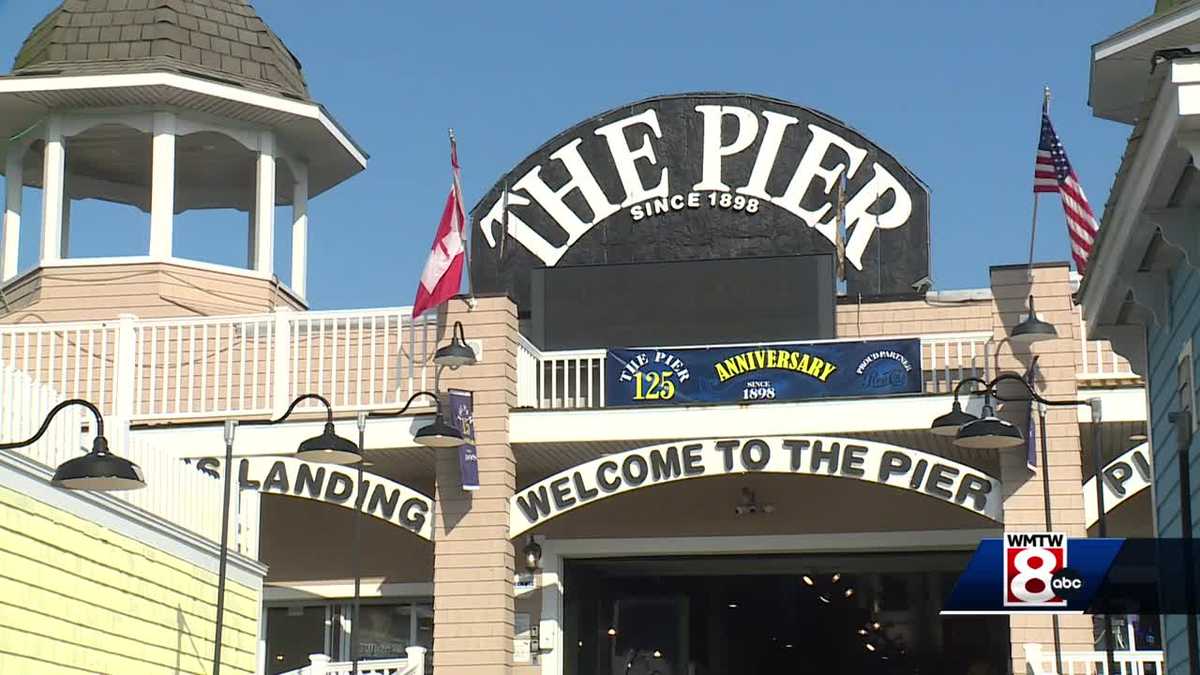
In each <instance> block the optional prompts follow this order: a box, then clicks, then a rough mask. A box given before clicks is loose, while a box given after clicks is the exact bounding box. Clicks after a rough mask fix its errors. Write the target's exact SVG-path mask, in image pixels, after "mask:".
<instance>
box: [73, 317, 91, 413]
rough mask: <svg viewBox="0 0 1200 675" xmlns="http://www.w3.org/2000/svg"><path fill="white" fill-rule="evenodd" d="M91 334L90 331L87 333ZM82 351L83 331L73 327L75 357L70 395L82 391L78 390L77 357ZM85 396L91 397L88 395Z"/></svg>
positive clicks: (78, 363) (78, 365)
mask: <svg viewBox="0 0 1200 675" xmlns="http://www.w3.org/2000/svg"><path fill="white" fill-rule="evenodd" d="M88 334H89V335H91V332H90V331H89V333H88ZM82 352H83V331H82V330H81V329H79V328H76V329H75V359H74V364H73V366H72V367H71V394H70V395H71V396H79V395H80V394H81V393H82V392H81V391H79V371H80V370H81V369H82V367H81V365H80V362H79V357H80V354H81V353H82ZM86 398H89V399H90V398H91V397H90V396H88V397H86Z"/></svg>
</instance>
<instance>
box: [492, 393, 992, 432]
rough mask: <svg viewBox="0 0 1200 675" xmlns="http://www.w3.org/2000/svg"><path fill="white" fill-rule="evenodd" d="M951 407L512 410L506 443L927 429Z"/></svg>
mask: <svg viewBox="0 0 1200 675" xmlns="http://www.w3.org/2000/svg"><path fill="white" fill-rule="evenodd" d="M953 400H954V399H953V397H952V396H950V395H948V394H946V395H934V396H921V395H917V396H893V397H888V398H872V399H831V400H820V401H802V402H797V403H766V404H761V405H752V406H742V405H719V406H676V407H667V408H600V409H595V410H538V411H514V412H513V413H512V415H511V416H510V418H509V425H510V426H509V440H510V442H512V443H553V442H563V441H619V440H629V439H655V438H709V437H713V438H716V437H720V438H727V437H738V436H755V437H758V436H786V435H788V434H796V433H798V432H800V431H803V433H805V434H836V433H853V432H864V431H893V430H897V429H927V428H929V424H930V423H931V422H933V420H934V418H935V417H937V416H938V415H942V414H945V412H946V411H947V410H949V409H950V404H951V403H952V402H953ZM964 404H965V406H966V407H967V408H969V409H971V410H978V409H979V408H980V407H981V406H982V398H981V397H978V396H972V397H970V399H969V400H967V401H964Z"/></svg>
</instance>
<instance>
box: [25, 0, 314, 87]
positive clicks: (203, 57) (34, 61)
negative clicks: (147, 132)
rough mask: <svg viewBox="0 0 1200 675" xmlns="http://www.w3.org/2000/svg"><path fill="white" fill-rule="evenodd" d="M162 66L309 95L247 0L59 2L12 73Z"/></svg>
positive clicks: (291, 59)
mask: <svg viewBox="0 0 1200 675" xmlns="http://www.w3.org/2000/svg"><path fill="white" fill-rule="evenodd" d="M163 70H167V71H176V72H183V73H186V74H188V75H192V76H201V77H205V76H207V77H212V78H213V79H217V80H220V81H222V82H226V83H230V82H232V83H236V84H239V85H241V86H244V87H246V88H247V89H253V90H255V91H260V92H264V93H269V94H275V95H283V96H288V97H291V98H299V99H303V100H308V99H309V93H308V86H307V84H306V83H305V81H304V75H303V73H302V72H301V68H300V62H299V60H298V59H296V57H295V56H294V55H292V53H291V52H290V51H289V50H288V48H287V47H286V46H285V45H284V44H283V42H282V41H281V40H280V39H279V37H278V36H277V35H275V33H274V32H272V31H271V29H270V28H269V27H267V25H266V23H264V22H263V21H262V19H261V18H260V17H259V16H258V14H257V13H256V12H255V11H254V8H253V7H252V6H251V5H250V3H249V2H248V0H64V1H63V2H62V3H61V4H60V5H59V6H58V8H56V9H54V10H53V11H51V12H50V14H48V15H47V16H46V18H45V19H43V20H42V21H41V22H40V23H38V25H37V26H35V27H34V29H33V30H32V31H31V32H30V34H29V36H28V37H27V38H26V39H25V43H24V44H23V45H22V46H21V50H20V52H18V54H17V57H16V59H15V60H14V62H13V68H12V74H13V75H47V74H56V75H84V74H86V75H102V74H126V73H143V72H149V71H163Z"/></svg>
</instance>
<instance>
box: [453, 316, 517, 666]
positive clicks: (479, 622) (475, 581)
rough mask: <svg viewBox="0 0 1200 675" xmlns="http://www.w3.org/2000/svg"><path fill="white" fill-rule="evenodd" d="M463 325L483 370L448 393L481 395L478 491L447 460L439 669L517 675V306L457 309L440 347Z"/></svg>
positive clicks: (464, 374)
mask: <svg viewBox="0 0 1200 675" xmlns="http://www.w3.org/2000/svg"><path fill="white" fill-rule="evenodd" d="M455 321H461V322H462V323H463V328H464V330H465V332H466V336H467V339H468V340H469V341H475V340H482V341H483V360H482V362H481V363H479V364H477V365H474V366H471V367H465V368H460V369H458V370H457V371H450V370H444V371H443V372H442V376H441V383H440V387H441V389H442V390H443V391H445V390H446V389H447V388H458V389H468V390H471V391H473V392H474V393H475V433H476V445H477V448H478V452H479V483H480V487H479V489H478V490H475V491H473V492H469V493H468V492H464V491H463V490H462V488H461V482H460V475H459V468H458V453H457V451H452V450H444V451H440V452H439V454H438V457H437V485H436V488H435V492H434V498H435V501H436V506H435V509H436V514H435V519H434V534H433V594H434V600H433V606H434V629H433V668H434V673H435V675H502V674H503V675H508V673H510V672H511V668H512V666H511V664H512V650H513V647H512V644H513V557H514V556H513V546H512V544H511V542H510V541H509V539H508V499H509V497H511V496H512V494H513V490H514V489H515V487H516V485H515V484H516V462H515V461H514V459H513V453H512V448H511V446H510V445H509V442H508V413H509V410H511V409H512V407H513V406H514V405H515V404H516V395H517V394H516V391H517V389H516V380H517V373H516V336H517V311H516V307H515V306H514V305H513V303H512V302H511V301H510V300H509V299H508V298H480V299H479V300H478V304H477V306H476V307H475V309H474V310H468V309H467V306H466V304H465V303H464V302H462V301H461V300H453V301H451V302H450V304H449V309H448V312H447V321H446V325H445V327H444V328H443V329H442V335H443V339H442V340H441V341H440V342H439V346H441V345H444V344H446V343H447V342H448V341H449V337H450V334H451V329H452V328H453V326H454V322H455Z"/></svg>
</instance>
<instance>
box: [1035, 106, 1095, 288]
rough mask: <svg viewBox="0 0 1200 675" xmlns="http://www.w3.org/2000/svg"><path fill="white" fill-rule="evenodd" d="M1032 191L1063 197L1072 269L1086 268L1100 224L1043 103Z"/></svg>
mask: <svg viewBox="0 0 1200 675" xmlns="http://www.w3.org/2000/svg"><path fill="white" fill-rule="evenodd" d="M1033 191H1034V193H1038V192H1057V193H1058V194H1059V197H1061V198H1062V206H1063V213H1064V214H1065V215H1066V218H1067V238H1068V239H1070V241H1071V257H1072V258H1074V259H1075V269H1076V270H1078V271H1079V273H1080V274H1083V273H1084V272H1085V271H1086V270H1087V261H1088V256H1090V255H1091V254H1092V244H1093V242H1094V241H1095V240H1096V233H1097V231H1098V230H1099V229H1100V225H1099V223H1097V222H1096V214H1095V213H1093V212H1092V205H1091V204H1089V203H1088V200H1087V197H1086V196H1085V195H1084V194H1083V186H1081V185H1080V184H1079V177H1078V176H1076V175H1075V169H1073V168H1071V162H1070V161H1068V160H1067V151H1066V149H1065V148H1063V144H1062V141H1061V140H1059V138H1058V134H1056V133H1054V125H1052V124H1050V115H1049V113H1048V112H1047V111H1046V107H1045V104H1043V106H1042V131H1041V134H1039V135H1038V149H1037V160H1036V161H1035V162H1034V167H1033Z"/></svg>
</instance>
